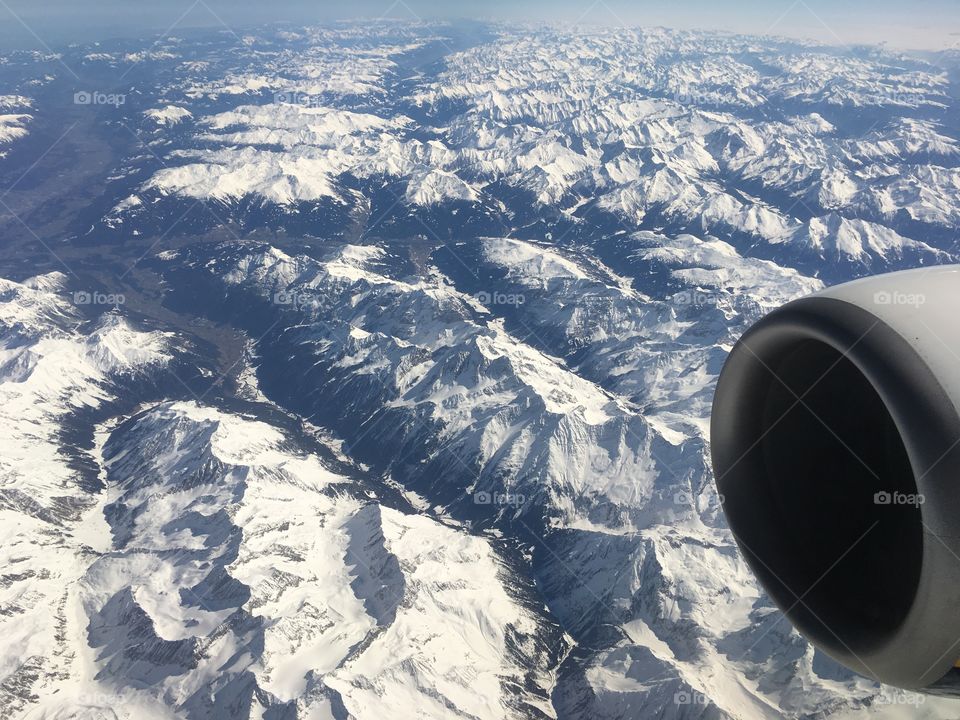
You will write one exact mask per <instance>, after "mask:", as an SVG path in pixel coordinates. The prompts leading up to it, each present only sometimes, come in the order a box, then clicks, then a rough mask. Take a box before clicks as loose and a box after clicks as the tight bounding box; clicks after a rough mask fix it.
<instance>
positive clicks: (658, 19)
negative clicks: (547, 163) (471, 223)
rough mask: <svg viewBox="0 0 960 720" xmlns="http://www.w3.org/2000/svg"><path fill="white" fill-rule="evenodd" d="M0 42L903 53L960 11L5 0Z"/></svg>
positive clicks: (790, 5)
mask: <svg viewBox="0 0 960 720" xmlns="http://www.w3.org/2000/svg"><path fill="white" fill-rule="evenodd" d="M0 16H5V21H4V22H3V23H2V25H0V43H3V44H4V45H6V46H7V47H14V48H18V49H22V48H43V47H44V46H45V45H46V46H50V47H53V46H56V45H61V44H66V43H70V42H88V41H95V40H101V39H107V38H111V37H125V36H132V35H143V34H152V33H175V32H176V31H177V30H178V29H179V30H180V31H184V30H187V29H191V28H203V27H225V28H228V29H230V30H234V29H242V28H243V27H245V26H250V25H256V24H262V23H268V22H291V23H302V24H309V23H314V22H323V21H329V20H338V19H347V18H397V19H410V18H443V19H458V18H459V19H462V18H474V19H484V20H494V21H498V20H499V21H504V20H509V21H531V22H537V21H550V22H566V23H573V24H583V25H605V26H622V25H637V26H659V25H662V26H666V27H673V28H678V29H700V30H720V31H726V32H735V33H746V34H757V35H780V36H786V37H796V38H798V39H809V40H815V41H820V42H825V43H827V44H830V45H838V46H842V45H855V44H878V45H879V44H885V45H889V46H891V47H894V48H897V49H913V50H934V51H936V50H946V49H951V48H953V49H956V48H958V47H960V22H958V21H960V8H958V5H957V3H951V2H949V1H948V0H920V1H919V2H914V3H912V4H906V3H901V2H892V1H890V0H882V1H881V2H874V3H870V2H866V0H854V1H853V2H848V3H843V4H839V3H832V2H829V0H782V1H778V2H774V3H769V2H761V1H760V0H723V1H721V2H717V3H711V2H707V1H706V0H690V1H688V2H684V3H670V2H667V1H666V0H644V1H642V2H632V3H631V2H627V1H626V0H595V1H593V2H591V1H590V0H586V1H584V2H580V1H576V0H559V1H558V2H546V1H545V0H526V1H524V2H509V1H508V0H489V1H487V2H483V3H481V2H476V1H474V0H467V1H466V2H461V3H458V4H457V5H456V7H455V8H453V9H451V8H450V7H449V5H448V4H445V3H442V2H439V0H356V2H352V3H350V4H349V5H348V6H347V5H337V6H330V5H329V4H321V5H318V4H316V3H311V2H305V1H303V0H292V1H286V2H280V3H273V4H271V5H270V6H269V7H264V6H263V5H262V4H260V3H255V2H252V1H251V0H239V1H238V2H233V3H231V2H227V1H226V0H175V1H173V2H166V3H159V2H156V1H152V2H146V3H140V4H138V5H137V6H132V5H131V4H130V3H127V2H119V0H80V1H79V2H66V0H53V1H52V2H48V3H44V5H43V6H42V7H38V6H37V5H36V3H33V2H28V0H0Z"/></svg>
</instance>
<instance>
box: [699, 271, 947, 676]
mask: <svg viewBox="0 0 960 720" xmlns="http://www.w3.org/2000/svg"><path fill="white" fill-rule="evenodd" d="M711 446H712V448H711V451H712V456H713V466H714V472H715V476H716V481H717V487H718V491H719V493H720V495H721V497H722V501H723V508H724V511H725V513H726V516H727V520H728V522H729V525H730V528H731V530H732V531H733V533H734V536H735V537H736V540H737V543H738V544H739V546H740V548H741V550H742V551H743V554H744V557H745V558H746V560H747V562H748V563H749V564H750V566H751V568H752V569H753V571H754V573H755V574H756V575H757V577H758V578H759V580H760V582H761V584H762V585H763V586H764V588H765V589H766V591H767V593H768V594H769V596H770V597H771V599H772V600H773V601H774V602H775V603H776V604H777V606H778V607H779V608H780V609H781V610H782V611H783V612H784V613H785V614H786V616H787V617H788V619H789V620H790V621H791V622H792V623H793V624H794V626H795V627H796V628H797V629H798V630H799V631H800V632H801V633H802V634H803V635H805V636H806V637H807V638H808V639H809V640H811V641H812V642H813V643H814V644H815V645H816V646H817V647H818V648H820V649H821V650H823V651H825V652H826V653H828V654H829V655H830V656H832V657H833V658H835V659H836V660H838V661H839V662H841V663H842V664H844V665H846V666H847V667H849V668H851V669H853V670H855V671H856V672H858V673H860V674H863V675H866V676H869V677H873V678H875V679H877V680H880V681H881V682H885V683H889V684H892V685H896V686H898V687H901V688H905V689H910V690H920V691H924V692H932V693H942V694H960V669H958V667H956V666H955V665H956V664H957V661H958V659H960V266H945V267H934V268H925V269H919V270H909V271H905V272H899V273H892V274H889V275H880V276H876V277H871V278H866V279H863V280H858V281H855V282H851V283H847V284H845V285H839V286H836V287H832V288H829V289H827V290H825V291H823V292H821V293H819V294H817V295H814V296H811V297H807V298H803V299H801V300H797V301H794V302H792V303H789V304H787V305H785V306H784V307H782V308H780V309H779V310H776V311H774V312H772V313H770V314H769V315H768V316H766V317H765V318H763V319H762V320H761V321H760V322H758V323H757V324H756V325H755V326H754V327H752V328H751V329H750V330H749V331H748V332H747V333H746V334H745V335H744V336H743V337H742V338H741V339H740V341H739V342H738V343H737V344H736V346H735V347H734V348H733V350H732V352H731V353H730V356H729V358H728V360H727V362H726V364H725V366H724V368H723V371H722V373H721V375H720V378H719V380H718V383H717V390H716V396H715V400H714V406H713V416H712V420H711Z"/></svg>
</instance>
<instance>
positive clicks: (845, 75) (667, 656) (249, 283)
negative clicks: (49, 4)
mask: <svg viewBox="0 0 960 720" xmlns="http://www.w3.org/2000/svg"><path fill="white" fill-rule="evenodd" d="M948 61H949V58H948V57H946V56H944V57H943V58H933V59H932V58H929V57H928V58H926V59H924V58H916V57H911V56H908V55H900V54H894V53H890V52H887V51H884V50H879V49H873V50H869V51H868V50H865V49H863V48H857V49H845V48H831V47H826V46H821V45H815V44H808V43H798V42H795V41H787V40H778V39H773V38H761V37H740V36H733V35H728V34H713V33H701V32H679V31H671V30H665V29H618V30H602V29H596V30H585V29H578V30H572V29H570V28H551V27H536V28H532V27H531V28H527V27H501V26H493V25H478V24H469V25H462V26H461V25H456V24H446V23H429V22H427V23H420V22H414V23H398V22H382V23H374V22H356V23H340V24H337V25H333V26H329V27H319V28H303V29H291V28H283V29H277V28H267V29H257V30H251V31H250V32H249V33H246V34H244V35H243V36H242V37H231V36H230V34H229V33H216V34H209V33H198V34H196V35H190V36H189V37H185V38H162V39H160V40H159V41H154V40H149V41H116V42H112V43H99V44H96V45H89V46H84V45H77V46H73V47H71V48H68V49H65V50H64V51H63V53H62V54H60V55H58V56H57V57H50V56H47V55H43V54H25V53H10V54H9V56H6V57H5V62H4V63H0V92H2V93H7V94H5V95H0V113H7V114H0V174H2V175H3V177H4V178H7V177H8V176H9V182H7V183H4V185H3V186H4V187H10V188H11V189H10V190H9V191H8V194H7V195H4V196H3V198H0V199H2V200H3V203H4V205H8V208H7V209H8V212H7V214H3V213H2V212H0V223H6V224H2V227H3V228H4V231H5V233H7V235H6V236H7V237H9V238H10V249H9V250H5V251H3V252H2V253H0V277H2V276H6V277H8V278H9V279H7V280H2V281H0V399H2V402H0V415H2V416H3V420H4V426H5V427H6V428H8V430H7V432H6V433H5V435H4V439H3V440H0V448H2V450H0V514H2V518H3V524H2V531H0V532H2V533H3V537H4V543H3V544H2V547H3V550H2V557H0V628H2V630H3V632H4V636H5V638H7V641H8V642H7V644H6V646H5V647H6V649H5V650H3V651H0V714H2V715H3V717H11V718H32V719H36V718H47V719H50V720H52V719H54V718H58V719H59V718H86V719H88V720H93V719H94V718H96V719H100V718H103V719H105V720H106V719H109V720H114V719H120V718H124V719H125V718H131V719H133V718H137V719H139V718H164V719H167V718H189V719H191V720H193V719H198V718H204V719H210V720H221V719H223V720H225V719H226V718H263V719H264V720H268V719H269V720H275V719H277V718H283V719H284V720H287V719H293V718H304V719H305V718H336V719H337V720H343V719H345V718H357V719H360V720H367V719H371V718H382V717H386V716H396V717H398V718H408V717H409V718H415V717H424V718H427V717H429V718H447V717H449V718H463V717H470V718H570V719H580V718H583V719H586V718H590V719H591V720H593V719H597V720H604V719H609V720H614V719H624V720H625V719H627V718H646V717H662V718H675V719H680V718H718V719H720V718H736V719H744V720H747V719H750V720H753V719H757V718H779V717H788V718H814V717H827V716H831V717H833V716H836V717H851V718H865V717H875V716H880V717H884V716H885V717H903V716H904V713H905V712H909V713H910V714H911V715H912V716H917V717H930V718H948V717H951V713H953V714H955V711H954V710H952V708H951V705H950V702H949V701H943V700H933V699H927V700H924V699H922V698H919V699H918V698H916V697H915V696H912V695H903V694H899V693H895V692H892V691H891V690H890V689H888V688H882V687H878V686H877V685H876V684H875V683H872V682H870V681H868V680H866V679H864V678H859V677H857V676H855V675H853V674H852V673H850V672H848V671H846V670H844V669H842V668H840V667H839V666H837V665H836V664H835V663H833V662H832V661H830V660H829V659H828V658H826V657H825V656H823V655H821V654H820V653H818V652H816V651H815V650H814V649H813V648H812V646H810V645H809V644H808V643H806V641H804V640H803V639H802V638H801V637H800V636H799V635H797V634H796V633H795V632H794V631H792V630H791V628H790V626H789V624H788V623H787V622H785V621H784V620H783V618H782V616H781V615H780V614H779V612H778V611H777V610H776V609H775V608H774V606H773V605H772V603H771V602H770V600H769V599H768V598H767V597H766V596H765V595H764V594H763V592H762V590H761V589H760V588H759V586H758V585H757V584H756V582H755V581H754V579H753V577H752V575H751V574H750V572H749V570H748V568H747V565H746V564H745V562H744V561H743V559H742V558H741V557H740V555H739V553H738V551H737V549H736V545H735V543H734V541H733V538H732V536H731V534H730V532H729V531H728V529H727V528H726V526H725V523H724V519H723V517H722V514H721V512H720V506H719V498H718V497H717V494H716V491H715V488H714V485H713V482H712V477H711V471H710V466H709V462H708V452H709V438H708V423H709V412H710V403H711V398H712V392H713V386H714V382H715V380H716V377H717V375H718V373H719V371H720V368H721V366H722V364H723V361H724V359H725V357H726V354H727V352H728V351H729V350H730V348H731V347H732V345H733V344H734V342H735V341H736V339H737V338H738V337H739V335H740V334H741V333H742V332H743V331H744V330H745V329H746V328H747V327H748V326H749V325H750V324H751V323H753V322H754V321H756V320H757V319H758V318H760V317H761V316H762V315H763V314H764V313H765V312H768V311H769V310H771V309H773V308H775V307H777V306H779V305H781V304H783V303H785V302H787V301H789V300H791V299H793V298H796V297H799V296H802V295H804V294H807V293H810V292H813V291H816V290H818V289H820V288H822V287H823V286H824V284H825V283H833V282H836V281H840V280H844V279H850V278H853V277H856V276H859V275H863V274H868V273H873V272H879V271H882V270H888V269H896V268H903V267H911V266H916V265H922V264H935V263H945V262H954V261H956V259H957V252H958V248H957V245H956V231H957V230H958V228H960V184H958V183H960V145H958V139H960V125H958V124H957V120H956V118H957V117H958V116H957V115H956V105H957V103H956V98H955V96H954V86H953V85H951V76H950V71H949V70H948V68H949V67H950V65H949V62H948ZM73 68H76V72H77V73H78V77H80V78H81V81H80V84H78V82H77V79H76V78H74V77H72V75H71V74H70V73H68V72H66V70H67V69H73ZM8 86H9V87H8ZM94 87H97V88H101V90H98V91H96V92H94V91H93V90H92V89H91V88H94ZM76 93H86V94H81V95H80V96H79V97H80V98H81V100H80V101H77V100H75V97H77V96H76ZM121 97H122V98H123V101H122V102H121V101H120V98H121ZM28 98H29V99H28ZM111 98H113V100H112V101H111ZM58 138H59V139H58ZM48 148H49V149H48ZM44 151H46V152H44ZM2 153H6V155H3V154H2ZM77 158H82V159H83V162H81V163H78V162H77ZM44 172H46V173H47V175H43V173H44ZM74 176H77V177H78V179H77V180H76V181H75V182H72V183H71V182H70V178H72V177H74ZM21 183H22V184H21ZM2 210H3V206H2V205H0V211H2ZM14 214H15V217H14ZM8 221H9V222H8ZM25 228H26V229H25ZM27 230H29V232H27Z"/></svg>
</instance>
